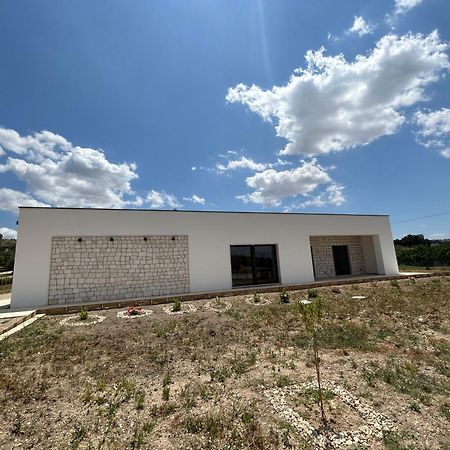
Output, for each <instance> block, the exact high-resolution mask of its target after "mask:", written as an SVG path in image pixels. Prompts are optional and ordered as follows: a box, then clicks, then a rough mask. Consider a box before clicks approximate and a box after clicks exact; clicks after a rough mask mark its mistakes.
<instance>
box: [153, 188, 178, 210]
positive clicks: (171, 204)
mask: <svg viewBox="0 0 450 450" xmlns="http://www.w3.org/2000/svg"><path fill="white" fill-rule="evenodd" d="M146 201H147V203H148V204H149V205H150V207H151V208H167V207H168V208H179V207H181V206H182V205H181V203H180V202H179V201H178V199H177V198H176V197H175V195H173V194H168V193H167V192H164V191H161V192H158V191H155V190H151V191H150V192H149V193H148V194H147V199H146Z"/></svg>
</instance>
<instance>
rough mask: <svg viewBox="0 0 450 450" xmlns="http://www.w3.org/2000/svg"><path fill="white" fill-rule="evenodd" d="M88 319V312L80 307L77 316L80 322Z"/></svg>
mask: <svg viewBox="0 0 450 450" xmlns="http://www.w3.org/2000/svg"><path fill="white" fill-rule="evenodd" d="M88 317H89V312H88V310H87V309H86V308H84V307H83V306H82V307H81V310H80V314H79V318H80V320H87V318H88Z"/></svg>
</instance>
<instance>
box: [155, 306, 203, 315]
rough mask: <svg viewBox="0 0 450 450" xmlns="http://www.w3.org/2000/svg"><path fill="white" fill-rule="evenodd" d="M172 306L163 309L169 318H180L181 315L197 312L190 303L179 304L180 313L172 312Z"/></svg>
mask: <svg viewBox="0 0 450 450" xmlns="http://www.w3.org/2000/svg"><path fill="white" fill-rule="evenodd" d="M172 308H173V305H167V306H164V307H163V311H164V312H165V313H166V314H169V316H180V315H181V314H188V313H191V312H195V311H197V308H196V307H195V306H194V305H191V304H190V303H181V311H172Z"/></svg>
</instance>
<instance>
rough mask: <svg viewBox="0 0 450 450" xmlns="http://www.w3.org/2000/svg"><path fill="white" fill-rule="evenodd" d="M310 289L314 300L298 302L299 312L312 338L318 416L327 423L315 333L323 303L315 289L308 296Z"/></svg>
mask: <svg viewBox="0 0 450 450" xmlns="http://www.w3.org/2000/svg"><path fill="white" fill-rule="evenodd" d="M311 291H315V297H310V298H314V300H303V301H301V302H300V303H299V305H300V313H301V316H302V319H303V323H304V325H305V328H306V331H307V332H308V333H309V334H310V336H311V338H312V346H313V352H314V366H315V368H316V377H317V388H318V394H319V395H318V403H319V406H320V417H321V422H322V424H323V425H326V424H327V419H326V417H325V410H324V408H323V390H322V383H321V374H320V357H319V345H318V341H317V334H318V332H319V330H320V328H321V323H322V315H323V303H322V299H321V298H320V297H318V295H317V290H316V289H310V290H309V291H308V296H309V294H310V292H311Z"/></svg>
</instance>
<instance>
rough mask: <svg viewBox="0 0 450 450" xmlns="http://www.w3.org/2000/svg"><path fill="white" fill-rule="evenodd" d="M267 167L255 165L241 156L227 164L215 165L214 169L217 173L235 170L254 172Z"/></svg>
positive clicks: (261, 164) (262, 164)
mask: <svg viewBox="0 0 450 450" xmlns="http://www.w3.org/2000/svg"><path fill="white" fill-rule="evenodd" d="M267 167H268V166H267V164H264V163H257V162H255V161H253V159H251V158H246V157H245V156H241V157H240V158H239V159H234V160H231V161H228V162H227V164H216V168H217V170H218V171H219V172H225V171H227V170H236V169H249V170H254V171H255V172H256V171H259V170H264V169H266V168H267Z"/></svg>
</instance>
